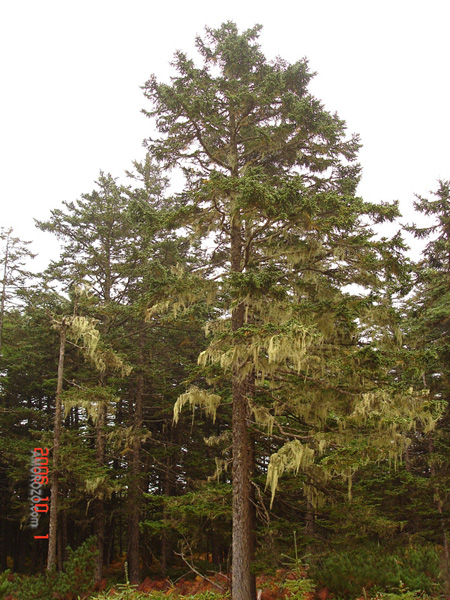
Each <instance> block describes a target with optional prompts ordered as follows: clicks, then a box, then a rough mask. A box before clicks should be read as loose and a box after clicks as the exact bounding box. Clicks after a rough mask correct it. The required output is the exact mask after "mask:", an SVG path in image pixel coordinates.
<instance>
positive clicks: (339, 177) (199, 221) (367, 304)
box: [144, 22, 435, 600]
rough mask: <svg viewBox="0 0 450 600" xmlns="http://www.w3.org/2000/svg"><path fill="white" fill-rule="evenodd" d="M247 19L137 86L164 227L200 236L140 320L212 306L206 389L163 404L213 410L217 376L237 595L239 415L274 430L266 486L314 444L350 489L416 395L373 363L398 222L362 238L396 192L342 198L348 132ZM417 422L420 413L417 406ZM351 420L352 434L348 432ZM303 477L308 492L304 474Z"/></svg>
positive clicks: (385, 447) (245, 475)
mask: <svg viewBox="0 0 450 600" xmlns="http://www.w3.org/2000/svg"><path fill="white" fill-rule="evenodd" d="M260 29H261V27H260V26H256V27H254V28H252V29H249V30H247V31H244V32H243V33H239V31H238V29H237V27H236V25H235V24H234V23H232V22H228V23H225V24H223V25H222V26H221V27H220V28H218V29H215V30H214V29H209V28H207V29H206V36H205V38H204V39H202V38H200V37H198V38H197V39H196V46H197V50H198V52H199V54H200V60H201V64H198V63H196V62H195V61H194V60H192V59H191V58H188V57H187V55H186V54H184V53H183V52H181V51H178V52H176V54H175V58H174V61H173V63H172V65H173V67H174V68H175V70H176V75H174V76H173V77H172V79H171V83H170V84H166V83H159V82H158V81H157V80H156V78H155V77H152V78H150V79H149V81H148V82H147V83H146V84H145V87H144V91H145V95H146V97H147V98H148V99H149V100H150V102H151V103H152V108H151V110H149V111H144V112H146V114H147V115H148V116H149V117H151V118H152V119H154V122H155V124H156V127H157V129H158V131H159V133H160V136H159V137H158V138H155V139H149V140H148V141H147V144H148V148H149V150H150V151H151V152H152V153H153V154H154V156H155V157H156V158H157V159H158V160H159V161H160V162H161V164H162V165H163V166H164V167H166V168H173V167H175V166H177V167H179V168H181V169H182V171H183V174H184V177H185V185H184V190H183V192H181V194H179V195H178V197H177V199H176V203H177V204H178V205H180V204H181V208H180V209H179V211H178V215H177V217H174V226H177V227H184V228H186V229H187V230H188V231H189V233H190V234H191V238H192V239H193V240H197V241H198V240H207V242H206V243H207V246H208V251H207V257H208V261H209V263H208V265H207V266H205V267H204V269H203V270H200V271H198V279H197V281H196V284H195V286H194V285H192V284H191V285H186V284H184V285H183V283H182V282H183V281H185V282H186V279H184V280H183V274H182V273H181V272H180V282H179V284H178V285H174V287H173V288H172V289H170V290H168V296H169V297H167V296H165V297H164V296H162V297H161V301H160V303H159V304H156V305H154V306H153V307H152V308H151V310H150V311H149V318H152V317H154V316H155V315H156V314H158V312H162V311H167V310H169V309H170V307H171V308H172V310H173V312H177V311H179V310H183V309H185V308H186V307H189V306H191V305H192V304H194V303H195V302H196V301H200V302H207V303H216V304H215V305H216V306H218V307H219V306H220V314H219V319H218V320H216V321H215V322H213V323H211V325H210V326H209V329H208V330H209V332H210V337H209V341H210V343H209V346H208V348H207V349H206V350H205V351H204V352H203V353H202V354H201V355H200V357H199V364H200V365H201V366H202V367H204V369H205V374H206V378H207V382H209V383H210V384H212V383H213V382H214V385H213V387H214V388H215V389H214V390H213V393H205V392H200V391H199V389H198V388H197V387H192V388H190V389H188V390H187V392H186V393H185V394H183V395H182V396H180V398H179V401H178V403H177V404H176V412H175V417H176V418H177V416H178V414H179V410H180V409H181V406H182V405H183V404H186V403H187V402H189V403H191V404H192V403H195V402H197V403H198V404H200V405H201V406H203V407H204V408H205V409H206V411H207V412H209V413H210V414H211V413H213V414H214V413H215V411H216V410H217V408H218V406H217V405H218V400H217V397H218V396H220V395H221V394H222V396H223V399H224V400H225V399H227V396H228V394H229V392H225V389H226V388H224V387H223V386H224V385H225V382H226V381H227V379H228V380H229V381H230V382H231V387H232V392H231V397H232V405H233V416H232V431H233V498H234V499H233V507H234V508H233V527H234V533H233V573H234V580H236V583H235V584H234V585H235V588H234V589H233V595H236V599H237V600H241V599H242V600H247V599H248V598H250V597H251V595H252V592H251V591H250V589H251V586H252V584H251V582H249V581H247V580H246V579H245V572H247V571H249V567H250V562H251V557H250V556H249V553H250V552H251V550H249V548H251V546H252V544H251V543H250V541H249V540H250V537H251V524H250V523H251V510H252V509H251V506H250V504H251V502H250V496H251V493H252V492H251V485H250V474H251V472H252V471H253V468H254V467H253V466H252V452H253V451H252V450H250V447H251V445H252V443H251V441H250V437H249V432H248V424H249V423H250V422H254V423H255V425H256V426H258V425H259V426H260V428H261V430H262V431H265V432H266V435H270V433H271V432H272V431H273V429H274V428H277V429H278V430H279V431H280V432H281V433H282V436H281V437H282V438H284V439H286V444H285V445H283V446H282V447H281V448H280V447H279V444H278V447H279V448H278V451H277V452H274V453H273V454H272V457H271V459H270V464H269V470H268V484H269V486H270V487H271V488H272V500H273V494H274V493H275V490H276V487H277V484H278V479H279V477H280V476H281V475H282V473H283V472H284V471H285V470H292V471H298V470H300V469H301V470H303V471H304V472H308V469H315V468H316V466H317V457H320V456H321V455H322V456H323V455H324V453H325V452H328V454H327V455H326V456H325V457H324V458H323V459H322V460H321V461H320V468H321V470H322V472H324V473H325V474H326V476H327V477H331V476H334V475H340V476H343V477H345V478H346V479H347V480H348V484H349V494H350V493H351V479H352V475H353V473H354V472H355V470H356V469H357V468H358V466H359V465H360V464H362V463H363V462H364V460H368V459H370V458H371V457H374V456H378V457H379V456H380V453H382V454H383V453H384V454H385V455H386V456H388V455H389V456H390V457H391V458H392V459H393V460H394V461H395V460H397V459H398V458H399V457H400V456H401V454H402V452H403V451H404V448H405V443H406V438H405V436H404V435H403V434H402V430H404V429H409V428H411V427H412V426H413V423H414V420H415V418H416V417H417V414H418V411H420V407H421V406H422V404H423V399H422V397H421V396H420V395H417V394H414V392H413V391H412V390H411V392H406V391H405V389H401V388H400V387H397V388H396V387H395V385H394V382H393V381H392V379H391V378H390V376H389V372H390V370H391V368H392V355H393V352H394V351H395V348H396V347H398V346H399V345H400V344H401V340H400V337H399V333H398V327H396V324H395V320H393V319H392V318H391V317H390V316H389V314H390V313H389V305H388V306H387V307H386V300H385V298H386V295H387V292H388V291H389V290H390V289H391V288H392V287H393V286H394V287H396V288H402V287H403V286H404V285H405V283H406V280H405V279H404V278H405V275H406V269H405V264H404V261H403V260H402V255H401V253H402V251H403V250H404V245H403V242H402V240H401V238H400V236H398V235H397V236H395V237H394V238H393V239H392V240H388V239H386V238H382V239H379V238H377V237H376V235H375V233H374V230H373V229H372V228H371V225H378V224H381V223H384V222H389V221H392V220H393V219H394V218H395V217H397V216H398V209H397V205H396V204H395V203H394V204H386V203H380V204H376V205H375V204H371V203H368V202H365V201H364V200H363V199H361V198H360V197H358V196H357V193H356V191H357V185H358V181H359V175H360V167H359V165H358V163H357V162H356V157H357V151H358V149H359V140H358V137H357V136H351V137H347V135H346V127H345V123H344V121H342V120H341V119H339V118H338V116H337V115H336V114H331V113H329V112H328V111H326V110H325V108H324V106H323V105H322V104H321V103H320V102H319V100H317V99H316V98H315V97H314V96H312V94H311V93H310V92H309V91H308V84H309V82H310V80H311V78H312V77H313V74H312V73H311V72H310V71H309V69H308V63H307V61H306V60H301V61H299V62H296V63H294V64H289V63H287V62H286V61H284V60H282V59H280V58H278V59H276V60H275V61H268V60H267V59H266V58H265V56H264V55H263V54H262V52H261V50H260V48H259V45H258V43H257V38H258V35H259V31H260ZM190 281H191V282H193V279H192V276H191V277H190ZM351 284H353V287H349V286H350V285H351ZM355 284H356V285H358V286H361V287H362V288H363V291H361V292H360V293H357V292H355V291H354V290H355V287H354V285H355ZM361 287H359V288H357V289H359V290H361ZM387 322H389V326H388V327H386V323H387ZM379 341H381V342H382V343H381V344H380V343H379ZM383 345H384V348H383ZM212 369H220V370H221V372H222V374H223V379H222V383H221V384H220V385H219V380H218V379H217V377H215V378H214V379H213V378H212V377H209V378H208V376H207V374H208V371H209V372H211V370H212ZM221 386H222V391H221ZM228 389H229V388H228ZM218 392H219V393H218ZM220 392H221V394H220ZM228 397H229V396H228ZM424 420H425V421H427V423H428V426H429V427H432V426H433V425H434V422H435V418H434V416H433V415H425V416H424ZM373 426H375V427H376V429H375V432H374V433H371V431H372V432H373ZM361 430H363V431H364V435H365V438H364V442H363V443H361V444H359V445H358V447H357V448H355V447H354V446H349V444H351V443H352V440H353V439H354V436H355V434H356V433H357V432H360V431H361ZM305 491H306V492H307V493H308V495H309V496H310V500H311V501H312V502H315V501H316V494H315V491H314V489H313V486H306V487H305Z"/></svg>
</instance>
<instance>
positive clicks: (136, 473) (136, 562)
mask: <svg viewBox="0 0 450 600" xmlns="http://www.w3.org/2000/svg"><path fill="white" fill-rule="evenodd" d="M139 362H140V364H141V365H142V362H143V356H142V352H141V354H140V356H139ZM143 397H144V374H143V373H142V372H139V373H138V374H137V381H136V404H135V409H134V439H133V456H132V459H131V486H130V489H129V491H128V507H129V508H128V511H129V521H128V568H129V578H130V582H131V583H132V584H138V583H139V582H140V555H141V553H140V532H139V522H140V520H141V497H142V490H141V487H142V486H141V436H140V435H139V432H140V429H141V427H142V408H143V407H142V405H143Z"/></svg>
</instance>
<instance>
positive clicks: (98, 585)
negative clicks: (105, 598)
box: [94, 578, 108, 592]
mask: <svg viewBox="0 0 450 600" xmlns="http://www.w3.org/2000/svg"><path fill="white" fill-rule="evenodd" d="M107 585H108V582H107V581H106V579H105V578H103V579H100V581H97V583H96V584H95V585H94V590H95V591H96V592H103V590H104V589H106V587H107Z"/></svg>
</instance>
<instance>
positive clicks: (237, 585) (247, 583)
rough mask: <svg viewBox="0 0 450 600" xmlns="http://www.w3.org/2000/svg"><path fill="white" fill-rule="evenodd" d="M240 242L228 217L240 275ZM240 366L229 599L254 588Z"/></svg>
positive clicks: (250, 596) (238, 599)
mask: <svg viewBox="0 0 450 600" xmlns="http://www.w3.org/2000/svg"><path fill="white" fill-rule="evenodd" d="M241 258H242V240H241V228H240V223H239V219H237V218H236V216H233V217H232V224H231V271H232V272H240V271H241V270H242V266H241ZM244 316H245V311H244V305H243V304H239V305H238V306H237V307H236V308H235V309H234V310H233V313H232V316H231V327H232V330H233V331H237V330H239V328H240V327H242V326H243V324H244ZM241 368H242V365H239V364H237V365H235V366H234V368H233V382H232V400H233V402H232V431H233V485H232V498H233V500H232V513H233V535H232V596H233V600H254V599H255V590H256V586H255V584H254V577H253V576H252V573H251V565H252V558H253V554H254V540H253V531H254V516H253V505H252V502H251V498H252V489H251V480H250V473H251V469H252V465H251V452H250V439H249V436H248V431H247V400H246V391H247V390H246V388H247V385H246V381H245V379H243V378H242V376H241Z"/></svg>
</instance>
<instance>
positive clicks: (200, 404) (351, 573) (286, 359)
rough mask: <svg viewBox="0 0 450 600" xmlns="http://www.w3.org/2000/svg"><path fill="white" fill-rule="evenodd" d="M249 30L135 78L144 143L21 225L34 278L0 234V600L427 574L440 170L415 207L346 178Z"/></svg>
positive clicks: (440, 579) (237, 592) (338, 143)
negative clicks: (44, 250) (160, 76)
mask: <svg viewBox="0 0 450 600" xmlns="http://www.w3.org/2000/svg"><path fill="white" fill-rule="evenodd" d="M260 29H261V28H260V27H259V26H256V27H254V28H253V29H250V30H247V31H244V32H241V33H240V32H239V31H238V29H237V27H236V25H235V24H234V23H231V22H228V23H225V24H223V25H222V26H221V27H220V28H219V29H216V30H214V29H207V30H206V34H205V36H204V38H201V37H199V38H197V40H196V47H197V50H198V55H199V56H198V58H197V59H196V60H193V59H191V58H189V57H188V56H187V55H186V54H184V53H183V52H181V51H178V52H176V54H175V57H174V61H173V63H172V66H173V71H174V75H173V77H172V79H171V82H170V83H161V82H159V81H157V80H156V78H155V77H151V78H150V79H149V80H148V81H147V82H146V83H145V85H144V86H143V91H144V95H145V98H146V100H145V102H146V106H145V109H144V112H145V114H146V115H147V116H148V117H149V131H151V130H153V137H147V138H146V139H145V142H144V144H145V158H144V159H143V160H142V161H135V162H134V163H133V168H132V169H131V170H130V171H129V172H127V180H126V182H125V183H119V179H118V178H117V177H114V176H113V175H111V174H107V173H104V172H100V175H99V178H98V181H97V182H95V183H94V184H93V190H92V191H90V192H87V193H85V194H82V196H81V197H80V198H79V199H74V200H71V201H64V202H63V203H62V207H61V208H58V209H54V210H52V211H51V214H50V215H49V217H48V219H47V220H44V221H37V222H36V225H37V227H38V228H39V229H40V230H42V231H45V232H48V233H49V234H53V235H54V236H56V238H57V239H58V240H59V242H60V245H61V255H60V257H59V258H57V259H55V260H53V261H51V262H50V264H49V266H48V268H47V269H46V270H45V271H44V272H43V273H39V274H37V273H31V272H30V271H29V269H31V268H32V267H31V266H30V265H32V262H31V259H32V257H33V254H32V252H31V250H30V245H29V242H26V241H22V240H20V239H19V238H17V237H15V235H14V232H13V231H12V229H10V228H3V229H2V230H1V255H0V261H1V265H0V268H1V275H0V276H1V286H2V287H1V313H0V361H1V366H0V397H1V404H0V432H1V435H0V447H1V453H0V495H1V503H2V511H1V514H0V561H1V571H2V574H1V575H0V597H9V598H18V599H19V600H28V599H32V598H36V599H37V600H46V599H47V598H77V597H86V598H87V597H91V596H90V594H101V593H102V590H103V589H104V588H105V587H106V586H110V585H114V586H116V587H115V589H116V594H117V595H120V594H122V596H120V597H124V598H125V597H129V598H132V597H133V598H134V597H135V598H138V597H139V598H140V597H141V595H142V597H155V598H156V597H159V596H156V595H154V596H148V595H146V594H145V593H144V592H145V590H144V591H142V592H136V595H134V596H133V595H131V594H132V593H133V592H132V590H133V585H135V586H137V585H139V584H142V582H143V581H144V580H145V581H146V582H147V589H148V590H150V589H153V587H152V586H153V582H159V584H160V585H159V587H158V589H160V590H169V588H171V586H172V589H174V590H175V589H176V583H177V582H178V581H181V582H182V583H183V584H184V583H186V582H191V587H190V588H189V586H187V587H186V589H187V590H191V591H192V589H193V587H192V586H193V585H194V584H198V586H199V585H200V583H201V585H205V586H207V587H208V589H209V588H210V589H211V591H209V592H205V591H204V592H203V596H202V597H204V598H215V597H223V596H224V595H226V594H229V593H231V594H232V598H233V600H255V599H256V597H257V596H258V597H262V598H270V597H273V598H282V597H286V598H288V597H291V598H310V597H312V594H314V593H318V594H319V597H320V598H321V600H326V598H328V597H329V596H330V595H332V596H334V597H354V598H356V597H358V596H361V595H362V594H364V597H367V596H366V593H367V594H375V593H378V594H383V593H384V594H385V595H386V597H389V598H392V597H394V596H395V594H398V595H399V596H402V597H406V596H408V598H409V597H413V596H414V594H415V593H416V592H419V591H420V592H421V593H422V594H428V595H430V596H432V595H438V594H441V593H445V592H448V590H449V586H450V572H449V560H450V558H449V547H448V533H447V528H448V524H449V515H450V513H449V510H450V505H449V493H448V492H449V490H450V479H449V477H450V458H449V456H450V454H449V445H450V435H449V425H450V423H449V412H448V398H449V392H448V389H449V377H450V372H449V367H448V362H449V352H450V338H449V339H447V329H448V328H449V327H450V321H449V316H450V182H449V181H439V182H438V183H434V182H430V187H433V186H434V191H433V192H430V195H429V197H419V196H418V197H416V199H415V202H414V206H415V208H416V211H417V213H416V214H417V215H418V217H417V219H416V220H419V222H420V225H417V224H409V225H404V224H403V225H401V223H403V219H402V218H401V215H400V213H399V209H398V204H397V203H396V202H392V203H389V202H380V203H377V204H374V203H369V202H367V201H365V200H364V199H363V198H361V197H360V196H359V195H358V183H359V180H360V176H361V166H360V164H359V163H358V150H359V148H360V141H359V139H358V137H357V136H353V137H349V136H348V134H347V131H346V125H345V122H344V121H343V120H342V119H341V118H339V117H338V116H337V115H336V114H332V113H330V112H328V111H327V110H325V108H324V105H323V104H322V103H321V101H319V100H318V99H317V98H315V97H314V96H313V95H312V94H311V93H310V92H309V91H308V84H309V82H310V80H311V78H312V77H313V74H312V73H311V72H310V70H309V68H308V62H307V60H306V59H303V60H301V61H299V62H296V63H294V64H289V63H287V62H286V61H284V60H282V59H281V58H278V59H276V60H275V61H268V60H267V59H266V58H265V56H264V55H263V53H262V51H261V48H260V46H259V45H258V35H259V31H260ZM143 102H144V101H143ZM146 133H147V132H143V136H145V135H146ZM180 182H182V184H181V183H180ZM177 185H178V187H179V188H180V189H179V191H178V192H174V191H173V189H174V187H176V186H177ZM387 225H389V227H387ZM386 229H388V230H389V231H394V230H395V229H398V233H396V234H395V235H392V236H391V237H389V236H386V235H385V232H386ZM406 233H407V234H413V236H414V237H411V238H410V239H416V240H417V244H418V245H420V248H421V249H422V254H421V257H420V259H419V260H412V259H411V258H410V253H409V249H408V247H407V245H406V243H405V241H404V239H405V234H406ZM95 582H97V591H95V590H94V583H95ZM124 582H129V583H125V584H124ZM186 585H187V584H186ZM121 586H122V588H121ZM164 586H165V587H164ZM198 586H197V587H198ZM277 586H278V587H277ZM269 588H270V589H272V594H275V595H272V596H270V595H268V594H269V591H268V590H269ZM120 589H122V592H120ZM155 589H156V588H155ZM198 589H200V587H198ZM201 589H203V588H201ZM205 589H206V587H205ZM274 589H276V590H278V591H277V592H274V591H273V590H274ZM261 592H262V596H261ZM149 593H150V592H149ZM155 593H156V592H155ZM160 593H161V594H162V593H163V592H160ZM174 593H175V592H174ZM103 594H106V592H103ZM126 594H128V595H126ZM139 594H141V595H139ZM208 594H209V595H208ZM215 594H218V595H217V596H216V595H215ZM264 594H265V595H264ZM101 597H106V595H105V596H103V595H102V596H101ZM161 597H162V596H161ZM199 598H200V595H199Z"/></svg>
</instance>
